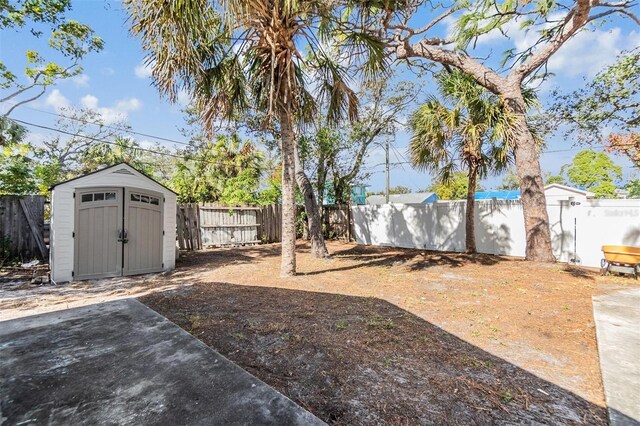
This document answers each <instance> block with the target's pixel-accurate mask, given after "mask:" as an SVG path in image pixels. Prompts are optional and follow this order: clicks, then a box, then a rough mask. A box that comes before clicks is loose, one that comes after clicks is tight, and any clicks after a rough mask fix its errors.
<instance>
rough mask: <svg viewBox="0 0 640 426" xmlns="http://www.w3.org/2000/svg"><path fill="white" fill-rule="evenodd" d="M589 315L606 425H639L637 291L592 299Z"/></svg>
mask: <svg viewBox="0 0 640 426" xmlns="http://www.w3.org/2000/svg"><path fill="white" fill-rule="evenodd" d="M593 312H594V315H593V316H594V319H595V322H596V334H597V338H598V351H599V353H600V367H601V370H602V380H603V385H604V393H605V399H606V402H607V409H608V411H609V421H610V422H611V425H612V426H631V425H640V288H629V289H624V290H619V291H616V292H613V293H610V294H607V295H601V296H595V297H594V298H593Z"/></svg>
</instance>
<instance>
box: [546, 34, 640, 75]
mask: <svg viewBox="0 0 640 426" xmlns="http://www.w3.org/2000/svg"><path fill="white" fill-rule="evenodd" d="M638 45H640V33H638V32H636V31H632V32H631V33H629V34H624V33H623V32H622V29H620V28H618V27H616V28H613V29H611V30H609V31H603V30H599V29H595V30H591V31H582V32H580V33H578V34H577V35H575V36H574V37H573V38H572V39H571V40H569V41H568V42H567V43H565V44H564V45H563V46H562V47H561V48H560V49H559V50H558V51H557V52H556V53H555V55H553V56H552V57H551V59H550V60H549V70H550V71H551V72H554V73H556V74H560V73H563V74H565V75H567V76H570V77H576V76H579V75H586V76H587V77H594V76H595V75H596V74H597V73H598V72H599V71H601V70H602V69H603V68H604V67H606V66H607V65H611V64H612V63H614V62H615V60H616V56H618V55H619V54H620V52H622V51H623V50H627V49H631V48H634V47H636V46H638Z"/></svg>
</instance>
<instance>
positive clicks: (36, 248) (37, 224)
mask: <svg viewBox="0 0 640 426" xmlns="http://www.w3.org/2000/svg"><path fill="white" fill-rule="evenodd" d="M44 204H45V201H44V196H42V195H24V196H20V195H2V196H0V263H2V262H3V261H4V260H6V259H19V260H22V261H24V260H30V259H34V258H38V259H41V260H47V259H48V258H49V250H48V249H47V246H46V245H45V242H44ZM3 257H5V258H6V259H3Z"/></svg>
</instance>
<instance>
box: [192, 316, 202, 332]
mask: <svg viewBox="0 0 640 426" xmlns="http://www.w3.org/2000/svg"><path fill="white" fill-rule="evenodd" d="M189 322H190V323H191V330H197V329H199V328H201V327H202V317H201V316H200V315H198V314H195V315H189Z"/></svg>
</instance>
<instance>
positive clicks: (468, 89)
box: [409, 70, 532, 253]
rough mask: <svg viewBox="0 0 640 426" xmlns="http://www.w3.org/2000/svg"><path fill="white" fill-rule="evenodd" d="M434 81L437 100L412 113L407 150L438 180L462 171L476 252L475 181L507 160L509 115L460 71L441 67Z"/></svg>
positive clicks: (469, 243)
mask: <svg viewBox="0 0 640 426" xmlns="http://www.w3.org/2000/svg"><path fill="white" fill-rule="evenodd" d="M436 82H437V84H438V88H439V91H440V95H441V99H438V98H437V97H435V96H430V97H429V98H428V99H427V101H426V102H425V103H424V104H423V105H421V106H420V107H419V108H418V110H417V111H415V112H414V113H413V114H412V115H411V118H410V121H409V125H410V127H411V130H412V132H413V134H412V137H411V142H410V145H409V154H410V157H411V162H412V163H413V165H414V166H415V167H418V168H421V169H425V170H428V171H435V172H437V173H438V179H439V180H440V181H442V182H447V181H448V180H449V179H450V178H451V177H452V175H453V173H455V172H456V171H458V170H460V169H462V170H464V171H466V173H467V175H468V179H469V184H468V189H467V203H466V213H465V231H466V241H465V249H466V252H467V253H475V252H476V241H475V226H474V215H475V191H476V188H477V185H478V179H479V178H483V177H485V176H486V175H487V174H488V173H491V172H499V171H501V170H504V168H505V167H506V166H507V165H508V164H509V162H510V161H511V159H512V155H511V153H512V152H513V143H514V139H513V136H512V133H511V123H512V118H511V116H510V115H509V114H508V113H507V110H506V109H505V107H504V105H503V103H502V102H501V101H500V99H498V98H497V97H496V96H495V95H493V94H492V93H490V92H489V91H487V90H486V89H484V88H483V87H482V86H480V85H479V84H478V83H476V82H475V80H473V78H471V77H469V76H468V75H466V74H464V73H463V72H461V71H459V70H453V71H443V72H442V73H440V74H439V75H438V76H437V78H436ZM528 99H530V100H531V99H532V96H531V94H530V95H529V96H528Z"/></svg>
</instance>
